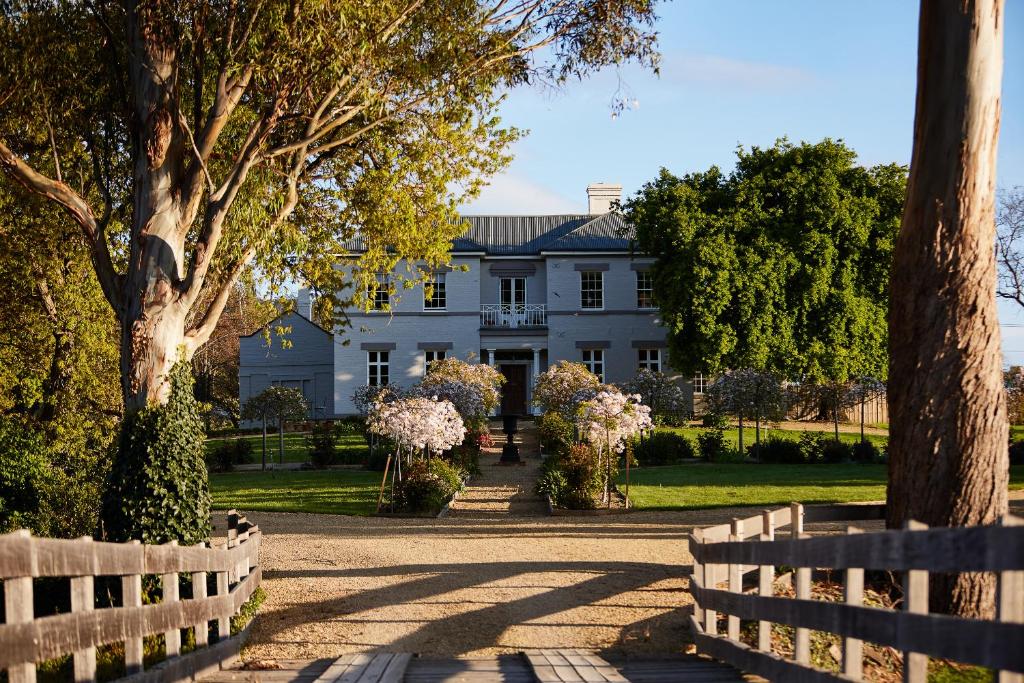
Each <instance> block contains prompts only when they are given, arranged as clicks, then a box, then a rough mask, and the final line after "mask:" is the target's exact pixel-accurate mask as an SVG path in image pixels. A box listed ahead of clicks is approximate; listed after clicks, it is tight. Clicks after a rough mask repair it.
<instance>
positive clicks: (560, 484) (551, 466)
mask: <svg viewBox="0 0 1024 683" xmlns="http://www.w3.org/2000/svg"><path fill="white" fill-rule="evenodd" d="M559 457H560V456H558V455H549V456H548V457H546V458H544V460H543V461H542V462H541V464H540V472H539V473H538V475H537V484H536V486H535V487H534V490H535V491H536V492H537V495H538V496H550V497H551V501H552V502H553V503H555V504H556V505H557V504H558V501H560V500H562V497H563V495H564V491H565V490H566V488H567V487H568V486H569V482H568V481H567V480H566V478H565V475H564V474H563V473H562V470H561V469H559V466H558V465H559V463H558V460H559Z"/></svg>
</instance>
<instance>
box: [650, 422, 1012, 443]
mask: <svg viewBox="0 0 1024 683" xmlns="http://www.w3.org/2000/svg"><path fill="white" fill-rule="evenodd" d="M660 429H663V430H666V431H672V432H675V433H677V434H682V435H683V436H685V437H686V438H688V439H690V440H691V441H693V443H694V445H695V446H696V445H697V435H698V434H700V433H701V432H702V431H706V430H704V429H702V428H700V427H661V428H660ZM1022 429H1024V427H1022ZM803 431H804V430H796V429H765V428H764V427H762V428H761V440H762V441H763V440H765V439H766V438H768V437H769V436H777V437H781V438H783V439H790V440H792V441H799V440H800V434H802V433H803ZM825 433H826V434H832V430H829V431H826V432H825ZM864 436H865V438H866V439H867V440H868V441H871V442H872V443H874V444H875V445H876V446H878V447H879V448H882V447H883V446H885V445H886V444H888V443H889V437H888V436H886V435H884V434H865V435H864ZM725 438H726V440H727V441H728V442H729V443H731V444H732V446H733V448H738V447H739V442H740V430H739V427H730V428H729V429H726V430H725ZM754 440H755V434H754V425H753V424H749V425H748V424H744V425H743V447H744V448H746V447H747V446H750V445H751V444H752V443H754ZM839 440H840V441H845V442H846V443H857V442H858V441H860V432H839Z"/></svg>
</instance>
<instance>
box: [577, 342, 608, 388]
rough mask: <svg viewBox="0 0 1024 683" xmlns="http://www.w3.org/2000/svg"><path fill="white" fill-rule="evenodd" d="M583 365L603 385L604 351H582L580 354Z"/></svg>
mask: <svg viewBox="0 0 1024 683" xmlns="http://www.w3.org/2000/svg"><path fill="white" fill-rule="evenodd" d="M580 355H581V357H582V359H583V364H584V365H586V366H587V370H590V372H592V373H593V374H595V375H597V378H598V379H599V380H601V383H602V384H604V349H583V350H582V352H581V354H580Z"/></svg>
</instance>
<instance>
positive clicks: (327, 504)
mask: <svg viewBox="0 0 1024 683" xmlns="http://www.w3.org/2000/svg"><path fill="white" fill-rule="evenodd" d="M381 476H382V474H381V473H380V472H367V471H365V470H328V471H324V472H288V471H283V470H282V471H277V472H232V473H229V474H211V475H210V493H211V495H212V497H213V506H214V508H216V509H218V510H224V509H228V508H238V509H240V510H246V511H250V510H260V511H263V512H312V513H321V514H332V515H370V514H373V513H374V511H375V509H376V506H377V492H378V491H379V490H380V480H381Z"/></svg>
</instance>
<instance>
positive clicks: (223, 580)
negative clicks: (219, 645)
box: [217, 571, 231, 642]
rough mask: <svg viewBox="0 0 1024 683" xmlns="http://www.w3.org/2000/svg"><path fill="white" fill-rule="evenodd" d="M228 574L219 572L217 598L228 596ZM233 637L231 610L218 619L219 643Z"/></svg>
mask: <svg viewBox="0 0 1024 683" xmlns="http://www.w3.org/2000/svg"><path fill="white" fill-rule="evenodd" d="M228 592H229V591H228V573H227V572H226V571H225V572H217V597H218V598H219V597H220V596H222V595H228ZM230 637H231V610H230V609H229V610H227V611H225V612H224V614H222V615H221V616H220V617H218V618H217V642H222V641H225V640H227V639H228V638H230Z"/></svg>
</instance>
